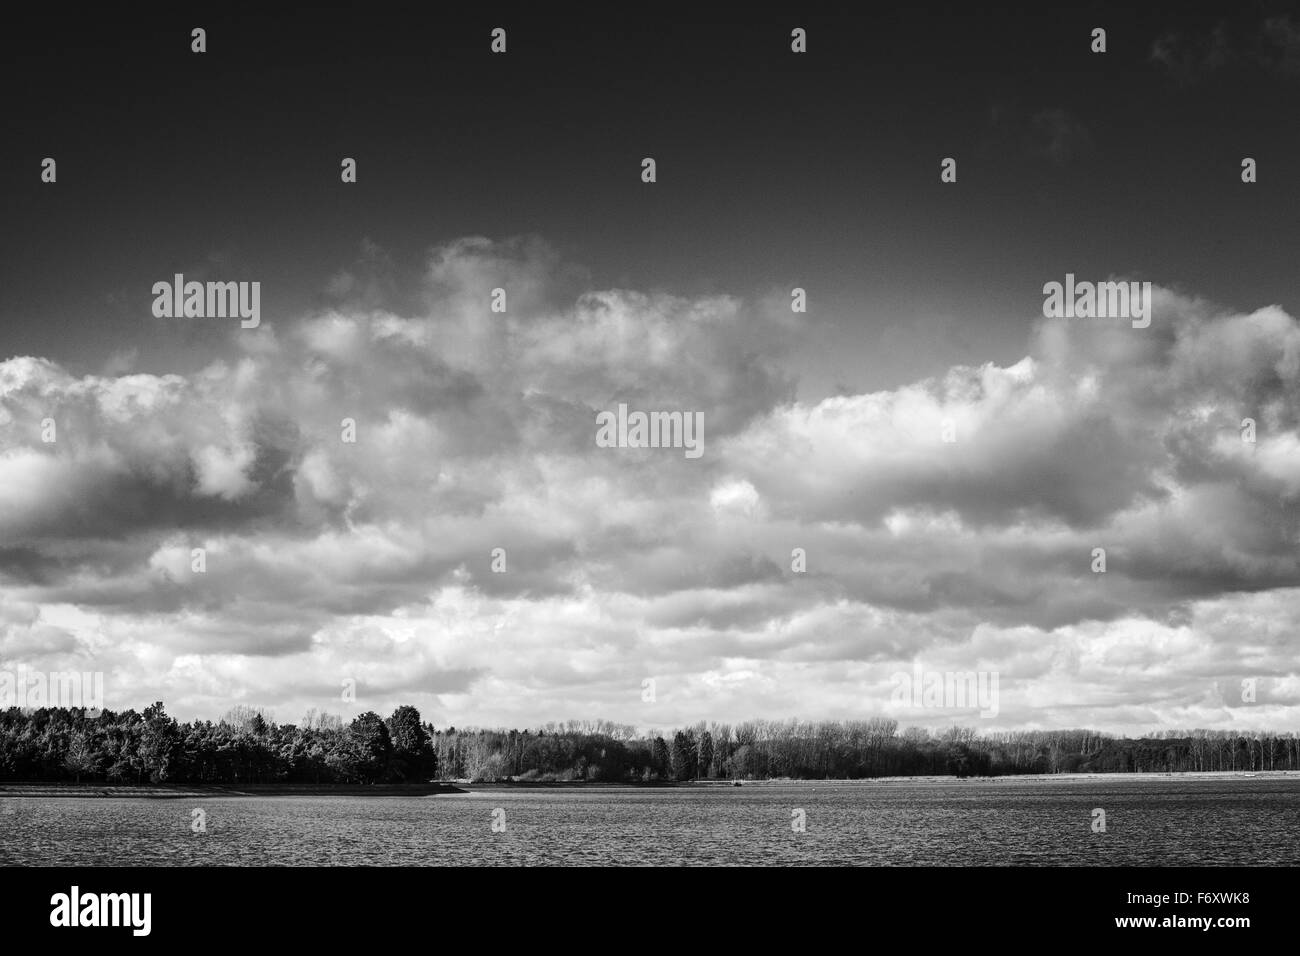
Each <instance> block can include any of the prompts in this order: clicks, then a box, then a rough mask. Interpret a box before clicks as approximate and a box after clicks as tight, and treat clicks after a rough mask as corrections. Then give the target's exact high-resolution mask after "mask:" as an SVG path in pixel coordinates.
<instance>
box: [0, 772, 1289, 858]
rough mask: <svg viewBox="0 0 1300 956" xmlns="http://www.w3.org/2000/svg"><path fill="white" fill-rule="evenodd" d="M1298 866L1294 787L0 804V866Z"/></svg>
mask: <svg viewBox="0 0 1300 956" xmlns="http://www.w3.org/2000/svg"><path fill="white" fill-rule="evenodd" d="M1095 808H1100V809H1103V810H1104V811H1105V814H1106V832H1105V833H1094V832H1092V825H1093V819H1094V817H1093V810H1094V809H1095ZM195 809H202V810H203V811H204V815H205V820H204V822H205V825H206V832H204V833H195V832H193V830H192V829H191V825H192V821H193V816H192V813H193V811H194V810H195ZM798 810H802V811H803V814H804V823H805V827H806V829H805V830H804V832H795V831H794V829H793V828H792V822H793V821H794V820H795V819H796V817H797V814H795V813H794V811H798ZM497 811H500V812H497ZM494 822H495V823H496V828H497V830H498V831H501V828H502V825H504V830H503V831H501V832H494V829H493V825H494ZM1297 863H1300V777H1288V778H1276V777H1270V778H1241V777H1233V778H1217V779H1206V778H1174V777H1169V778H1156V779H1144V778H1125V777H1115V776H1106V777H1093V778H1086V779H1078V778H1014V779H1013V778H1001V779H997V780H992V781H990V780H978V781H971V780H937V781H936V780H923V781H918V780H889V781H871V782H851V783H850V782H826V781H807V782H802V783H779V784H777V783H774V784H746V785H745V786H744V787H739V788H731V787H715V786H709V787H698V788H691V787H686V788H672V789H635V788H617V787H584V788H572V789H517V788H505V789H485V790H481V791H478V792H473V793H466V794H452V795H441V796H434V797H406V796H400V797H349V796H338V797H333V796H308V797H302V796H285V797H210V798H209V797H205V798H181V799H167V800H146V799H131V798H93V797H70V798H4V799H0V864H5V865H13V864H28V865H31V864H36V865H54V864H60V865H99V864H115V865H150V866H192V865H217V866H241V865H256V864H269V865H283V866H303V865H344V866H355V865H391V864H414V865H428V864H472V865H489V866H491V865H536V864H546V865H587V864H591V865H628V864H631V865H665V864H667V865H674V864H688V865H727V864H751V865H760V866H774V865H794V866H800V865H814V864H851V865H866V866H897V865H917V864H932V865H945V864H960V865H995V864H1037V865H1099V866H1110V865H1126V864H1140V865H1150V864H1172V865H1179V864H1186V865H1192V864H1201V865H1205V864H1210V865H1213V864H1241V865H1296V864H1297Z"/></svg>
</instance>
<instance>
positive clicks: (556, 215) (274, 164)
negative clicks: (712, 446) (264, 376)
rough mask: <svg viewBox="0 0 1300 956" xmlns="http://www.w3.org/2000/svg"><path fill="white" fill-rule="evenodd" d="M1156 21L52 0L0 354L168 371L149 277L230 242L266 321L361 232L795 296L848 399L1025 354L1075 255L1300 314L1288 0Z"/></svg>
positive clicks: (1116, 11) (414, 255)
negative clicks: (845, 356) (504, 241)
mask: <svg viewBox="0 0 1300 956" xmlns="http://www.w3.org/2000/svg"><path fill="white" fill-rule="evenodd" d="M1134 6H1135V5H1133V4H1127V3H1126V4H1115V5H1106V4H1098V5H1094V6H1093V7H1092V8H1091V9H1089V8H1087V7H1081V8H1079V9H1076V10H1062V9H1057V8H1055V7H1053V8H1052V9H1040V10H1037V11H1034V10H1033V8H1027V10H1028V11H1030V12H1026V13H1023V14H1020V15H1003V14H999V15H989V14H984V13H981V12H977V11H975V10H974V9H972V8H971V5H968V4H952V5H930V6H927V7H923V8H913V5H908V9H907V10H906V11H902V12H899V11H892V12H889V13H887V14H885V15H877V16H870V15H863V16H858V17H849V18H841V19H834V18H826V17H808V16H803V15H801V14H800V15H793V14H783V15H770V16H768V17H766V18H764V17H762V16H760V15H757V14H755V13H754V11H752V10H750V11H747V13H746V17H745V18H744V22H743V23H740V22H736V21H735V20H733V19H732V18H731V17H720V16H716V15H715V16H713V17H710V16H709V15H708V14H707V13H706V14H701V13H700V12H699V11H692V10H689V9H683V10H680V11H674V10H673V9H672V8H666V7H660V6H657V5H656V6H655V7H654V8H653V11H651V10H649V9H647V10H638V11H637V12H636V14H635V15H625V16H624V17H623V18H622V19H620V18H619V16H618V15H615V14H613V13H611V12H610V11H609V9H608V8H605V9H602V8H601V7H597V6H592V7H590V8H586V9H587V10H588V11H589V12H586V13H583V12H582V11H583V9H584V8H581V7H575V8H572V11H573V12H571V13H568V14H565V15H563V16H556V17H539V16H538V15H537V14H536V13H535V12H534V13H531V14H525V13H519V14H516V13H510V12H504V11H503V10H501V9H499V10H497V11H493V12H484V13H482V14H478V13H475V14H473V15H466V14H464V13H458V12H455V11H447V10H445V9H443V8H440V9H438V10H437V12H436V13H434V12H433V8H431V7H429V6H428V5H423V6H421V7H412V8H409V9H408V10H407V11H406V12H404V13H397V12H384V11H383V10H379V9H378V8H376V7H374V6H364V7H357V8H353V9H351V10H347V9H345V8H337V9H336V11H335V12H322V11H321V10H320V9H319V8H316V7H311V8H303V9H301V10H299V11H295V12H289V11H286V12H282V13H275V14H267V13H260V14H255V15H242V14H241V15H231V14H230V13H228V12H227V11H225V10H224V9H219V8H216V7H214V8H212V10H211V12H206V13H191V12H179V11H178V10H176V9H174V8H173V9H170V10H167V11H164V12H160V13H158V14H157V15H151V16H149V17H141V18H139V19H136V18H127V17H125V16H122V15H121V14H120V13H118V12H113V13H108V12H104V11H101V13H100V15H99V16H97V17H94V18H90V19H87V18H84V17H82V16H81V15H80V14H79V15H78V16H77V17H76V18H72V17H66V16H62V15H50V14H45V15H44V18H43V19H42V17H41V15H39V14H38V15H36V17H35V18H34V19H32V20H30V21H28V23H27V26H26V27H25V29H23V30H15V31H11V32H9V33H8V35H7V38H6V41H5V56H4V64H3V66H0V70H2V71H3V72H2V73H0V76H3V84H2V88H3V90H4V97H5V99H6V100H7V103H6V104H5V105H6V109H5V115H6V116H7V117H8V120H7V127H8V130H7V132H8V136H7V137H6V140H7V144H6V149H5V150H4V151H3V156H2V157H0V162H2V163H3V169H2V170H0V172H2V173H3V175H0V190H3V197H2V203H3V208H4V209H5V216H4V218H5V223H6V227H5V228H4V230H3V239H2V240H0V241H2V242H3V249H0V256H2V257H3V262H4V273H5V277H6V279H5V282H4V283H3V285H0V319H3V329H2V330H0V354H4V355H6V356H7V355H12V354H43V355H50V356H52V357H56V358H58V359H60V360H61V361H65V362H71V363H72V364H73V366H74V367H84V368H93V367H95V366H96V364H97V363H99V362H101V361H102V360H103V359H104V357H106V356H107V355H108V354H110V353H111V352H113V351H114V350H116V349H120V348H123V347H131V346H133V345H137V344H138V340H139V339H140V337H141V336H142V334H143V335H146V336H148V337H149V339H150V342H151V344H150V345H149V346H148V347H147V348H145V349H143V350H142V355H141V358H140V361H141V363H142V364H143V366H144V367H148V368H150V369H151V370H160V369H157V363H162V364H163V365H166V363H168V362H180V361H182V355H181V354H178V350H179V351H180V353H182V354H183V352H184V343H183V342H175V343H172V342H170V341H169V339H168V337H169V336H174V335H175V334H176V330H175V329H174V328H172V329H170V330H168V331H166V332H160V331H159V330H158V329H157V328H156V326H155V325H154V324H153V323H151V321H150V320H149V315H148V306H149V302H150V301H151V298H150V295H149V288H150V286H151V285H152V283H153V282H154V281H157V280H158V279H159V278H163V277H167V276H170V275H171V274H172V273H173V272H176V271H183V272H189V273H197V272H198V271H200V270H201V269H203V268H204V266H205V263H213V262H216V263H220V264H221V268H224V269H225V270H226V271H231V270H233V271H235V272H238V273H239V274H240V275H241V276H243V275H248V276H251V277H258V278H260V279H261V281H262V283H263V296H264V299H263V303H264V305H263V308H264V310H265V311H266V312H267V313H268V314H270V315H275V314H278V313H289V312H296V311H301V310H302V309H303V308H309V307H310V306H311V305H312V304H313V303H314V302H316V301H317V297H318V295H319V292H320V290H321V289H322V287H323V286H324V284H325V282H326V281H327V279H328V277H329V275H331V274H332V273H333V272H334V271H336V270H337V269H339V268H341V267H343V266H344V265H347V264H348V263H350V262H352V261H353V260H354V259H355V258H356V257H357V255H358V250H359V248H360V244H361V241H362V240H363V239H369V240H371V241H373V242H374V243H377V244H378V245H379V246H380V247H382V248H383V249H384V250H386V251H387V253H388V254H389V255H390V256H392V257H393V259H394V260H395V262H396V264H397V265H398V267H399V269H409V270H411V271H414V270H416V269H418V268H419V266H420V263H421V262H422V260H423V257H424V255H425V254H426V252H427V249H428V248H430V247H431V246H433V245H434V244H436V243H438V242H442V241H445V240H447V239H450V238H455V237H458V236H463V235H475V234H477V235H485V236H488V237H491V238H496V239H499V238H504V237H508V236H512V235H518V234H536V235H540V236H542V237H544V238H546V239H547V240H549V241H550V242H552V243H554V244H555V245H556V246H557V248H559V249H560V250H561V252H562V253H563V255H564V256H565V258H566V259H567V260H570V261H573V262H577V263H581V264H582V265H584V266H586V267H587V268H589V269H590V270H591V273H592V279H593V281H594V282H595V284H596V285H598V286H603V285H618V286H632V287H638V288H652V289H653V288H671V289H673V290H674V291H679V292H700V291H725V292H733V293H736V294H741V295H752V294H758V293H762V292H764V291H767V290H770V289H788V288H789V287H790V286H792V285H803V286H805V287H807V288H808V289H809V292H810V296H811V297H812V301H813V302H814V303H815V304H816V305H817V306H818V307H819V308H818V309H817V310H816V311H817V313H819V316H820V318H821V320H822V321H823V322H824V323H825V335H826V337H827V342H828V343H830V344H835V343H848V344H849V345H850V346H851V347H850V348H848V349H847V350H845V351H847V352H849V353H856V354H855V357H854V358H853V359H852V360H844V361H842V362H841V363H838V364H837V362H836V361H835V360H834V359H833V358H831V357H830V355H831V354H833V353H835V352H836V351H839V350H838V349H829V350H827V351H826V352H824V353H823V355H824V356H826V357H825V358H824V360H823V362H822V363H821V364H822V367H821V368H814V367H806V368H805V373H806V374H811V375H813V376H814V377H817V376H818V375H820V376H821V377H822V378H825V379H826V383H827V384H829V383H830V382H831V380H832V379H836V380H838V379H844V381H846V382H847V384H849V385H851V386H852V387H855V388H861V387H867V386H870V385H872V384H873V383H872V382H870V381H861V380H855V379H854V377H855V376H859V377H860V376H861V374H862V373H863V371H864V366H863V358H864V356H870V355H878V354H879V352H880V350H881V348H884V349H885V350H886V351H888V350H890V349H892V350H893V351H894V352H895V353H897V354H894V355H892V358H891V361H888V362H883V363H881V367H880V368H878V369H875V371H877V372H878V373H879V374H881V375H883V376H885V377H886V378H889V377H890V375H891V370H893V371H896V372H897V373H898V374H899V375H901V376H902V377H903V378H906V377H908V376H909V375H912V374H916V373H918V372H924V371H928V366H929V365H931V364H933V365H935V366H942V365H945V364H948V363H951V362H953V361H975V362H979V361H984V360H999V361H1003V360H1013V359H1014V358H1015V355H1014V354H1013V353H1014V352H1015V351H1016V349H1018V348H1021V346H1022V344H1023V335H1024V327H1025V322H1026V319H1027V317H1032V314H1033V312H1034V311H1035V309H1036V304H1037V302H1038V300H1039V298H1040V295H1041V293H1040V291H1039V290H1040V288H1041V285H1042V283H1043V282H1044V281H1047V280H1048V279H1050V278H1051V277H1059V276H1061V275H1062V274H1063V273H1065V272H1067V271H1073V272H1076V273H1078V274H1090V275H1097V276H1099V277H1101V276H1105V275H1110V274H1120V273H1122V274H1127V275H1132V276H1135V277H1142V278H1148V279H1152V280H1155V281H1158V282H1161V283H1164V284H1166V285H1168V286H1171V287H1180V286H1183V285H1190V286H1194V288H1195V291H1196V292H1197V293H1199V294H1202V295H1206V296H1209V297H1211V298H1214V299H1216V300H1219V301H1222V302H1225V303H1227V304H1231V305H1235V306H1238V307H1242V308H1249V307H1256V306H1259V305H1264V304H1269V303H1280V304H1292V305H1294V303H1295V299H1296V293H1297V286H1296V278H1295V276H1296V273H1295V270H1294V269H1293V268H1291V267H1290V266H1291V261H1292V259H1293V255H1292V250H1294V249H1295V248H1297V246H1298V245H1300V242H1298V240H1300V233H1298V232H1297V230H1298V229H1300V217H1297V216H1296V214H1295V211H1296V209H1297V199H1300V187H1298V186H1297V183H1298V182H1300V148H1298V145H1300V144H1298V142H1297V135H1298V134H1297V124H1296V123H1294V122H1290V121H1282V120H1281V117H1294V116H1296V115H1300V114H1297V109H1296V108H1297V106H1300V97H1298V94H1297V90H1298V89H1300V85H1298V84H1297V83H1296V82H1295V78H1296V77H1295V73H1296V71H1297V70H1300V64H1298V63H1297V56H1298V55H1300V54H1297V52H1296V48H1295V46H1296V42H1297V39H1296V38H1295V37H1294V36H1291V37H1289V38H1288V37H1286V36H1285V35H1283V36H1281V37H1278V36H1276V35H1275V36H1273V37H1272V38H1270V36H1269V34H1268V31H1267V29H1266V27H1265V24H1266V23H1267V22H1268V21H1269V18H1270V17H1271V16H1273V15H1274V12H1275V11H1274V10H1273V8H1272V7H1270V6H1269V5H1267V4H1263V5H1261V4H1230V5H1229V4H1225V5H1223V6H1222V7H1221V8H1219V9H1218V10H1217V11H1216V10H1215V9H1214V8H1211V7H1204V8H1199V9H1198V8H1196V7H1195V6H1194V5H1189V4H1186V3H1178V4H1167V5H1160V4H1143V5H1141V6H1142V8H1143V9H1142V10H1141V11H1135V10H1134V9H1132V8H1133V7H1134ZM652 12H653V15H651V14H652ZM1228 13H1230V14H1231V15H1227V14H1228ZM1175 14H1176V15H1175ZM196 25H203V26H205V28H206V29H207V30H208V52H207V53H206V54H203V55H194V54H192V53H190V52H189V45H190V40H189V30H190V29H191V28H192V27H193V26H196ZM497 25H500V26H504V27H506V28H507V29H508V31H509V52H508V53H507V54H506V55H505V56H493V55H491V54H490V53H489V52H488V34H489V31H490V29H491V28H492V27H493V26H497ZM796 25H797V26H803V27H805V28H806V29H807V30H808V31H809V37H810V40H809V52H808V53H807V54H806V55H803V56H796V55H793V54H792V53H791V52H790V51H789V32H790V29H791V28H792V27H794V26H796ZM1093 26H1104V27H1105V28H1106V29H1107V30H1108V47H1109V49H1108V52H1107V53H1106V54H1104V55H1093V54H1092V53H1091V52H1090V51H1089V43H1090V40H1089V34H1090V30H1091V28H1092V27H1093ZM1216 30H1217V31H1218V32H1217V34H1216ZM1162 37H1166V38H1168V40H1167V44H1166V46H1167V48H1168V49H1169V50H1171V51H1172V54H1171V56H1170V57H1169V59H1168V62H1165V63H1161V62H1159V61H1158V60H1157V59H1155V58H1153V55H1152V54H1153V45H1154V44H1155V43H1156V42H1157V41H1158V40H1160V38H1162ZM1288 39H1289V42H1290V47H1289V48H1288V47H1287V41H1288ZM47 155H49V156H53V157H55V158H56V159H57V161H58V164H59V165H58V172H59V181H58V183H57V184H56V185H55V186H53V187H51V186H47V185H44V184H42V183H41V182H40V181H39V163H40V161H41V159H42V158H43V157H44V156H47ZM343 156H353V157H355V158H356V159H357V160H358V161H359V182H358V183H357V184H356V185H355V186H344V185H343V184H341V183H340V182H339V161H340V159H341V158H342V157H343ZM643 156H653V157H655V159H656V160H657V162H658V166H659V182H658V183H656V184H655V185H654V186H653V187H649V188H647V187H646V186H644V185H643V184H642V183H641V182H640V180H639V172H640V167H639V163H640V160H641V158H642V157H643ZM944 156H953V157H955V158H956V159H957V160H958V163H959V166H958V174H959V175H958V183H957V184H956V185H955V186H944V185H942V184H941V183H940V182H939V180H938V171H939V160H940V159H941V158H942V157H944ZM1243 156H1253V157H1255V158H1256V159H1257V160H1258V161H1259V164H1260V181H1259V182H1258V183H1257V184H1255V185H1253V186H1249V187H1247V186H1244V185H1243V184H1242V183H1241V182H1240V180H1239V163H1240V160H1241V158H1242V157H1243ZM209 268H211V266H209ZM900 322H901V323H903V325H904V326H905V327H907V328H908V329H912V330H913V332H912V333H909V334H899V333H898V330H897V329H895V333H894V334H891V335H883V333H884V331H885V330H886V329H887V328H888V327H889V326H890V324H891V323H900ZM917 329H920V330H921V331H919V332H917V331H915V330H917ZM927 330H928V331H927ZM882 335H883V337H882ZM918 336H919V338H918ZM927 336H928V338H927ZM923 345H925V346H927V347H926V348H922V347H921V346H923ZM927 348H928V351H927ZM935 350H938V351H939V352H940V353H942V354H937V355H936V354H931V353H933V352H934V351H935ZM910 352H925V353H926V354H923V355H916V354H908V353H910ZM931 360H933V361H931ZM900 363H901V364H900ZM805 365H806V366H817V365H818V362H815V361H813V362H808V361H805ZM865 368H866V369H867V370H871V369H872V366H871V361H870V358H869V357H868V358H867V365H866V366H865ZM883 384H890V382H888V381H885V382H883Z"/></svg>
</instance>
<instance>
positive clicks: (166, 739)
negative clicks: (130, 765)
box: [136, 701, 180, 783]
mask: <svg viewBox="0 0 1300 956" xmlns="http://www.w3.org/2000/svg"><path fill="white" fill-rule="evenodd" d="M141 720H142V723H143V726H142V727H141V730H140V743H139V745H138V747H137V748H136V753H137V754H138V755H139V760H140V770H141V772H143V773H144V774H146V775H148V777H149V781H150V782H151V783H162V782H163V781H164V780H166V779H167V778H168V776H169V773H170V770H171V763H172V751H173V748H175V746H176V745H177V744H178V743H179V740H180V733H179V730H178V728H177V726H176V721H174V720H172V719H171V718H170V717H168V716H167V712H166V710H164V709H163V704H162V701H156V702H155V703H153V704H152V705H150V706H149V707H146V708H145V709H144V713H143V714H141Z"/></svg>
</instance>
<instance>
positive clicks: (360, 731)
mask: <svg viewBox="0 0 1300 956" xmlns="http://www.w3.org/2000/svg"><path fill="white" fill-rule="evenodd" d="M348 737H349V741H350V743H351V745H352V751H353V754H354V755H355V757H356V762H357V766H356V772H357V774H358V775H359V776H360V777H361V779H362V780H364V781H365V782H366V783H375V782H376V781H378V780H381V779H383V777H384V775H385V774H386V773H387V772H388V761H389V758H390V757H391V756H392V753H393V744H392V741H391V740H390V739H389V736H388V728H387V727H386V726H385V725H384V721H383V718H381V717H380V716H379V715H378V714H376V713H375V712H374V711H373V710H368V711H366V712H365V713H364V714H361V715H360V716H359V717H357V718H356V719H355V720H353V721H352V723H351V724H350V725H349V727H348Z"/></svg>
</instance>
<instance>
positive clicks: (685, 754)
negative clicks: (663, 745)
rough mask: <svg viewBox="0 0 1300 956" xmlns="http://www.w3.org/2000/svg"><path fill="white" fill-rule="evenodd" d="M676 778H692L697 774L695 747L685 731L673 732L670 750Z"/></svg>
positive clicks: (669, 756) (669, 754)
mask: <svg viewBox="0 0 1300 956" xmlns="http://www.w3.org/2000/svg"><path fill="white" fill-rule="evenodd" d="M668 759H669V764H670V766H671V768H672V775H673V779H674V780H690V779H691V778H692V777H693V776H695V748H694V747H692V746H691V740H690V738H689V737H687V736H686V734H685V733H684V732H683V731H680V730H679V731H677V733H675V734H673V745H672V748H671V749H670V750H669V751H668Z"/></svg>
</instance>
